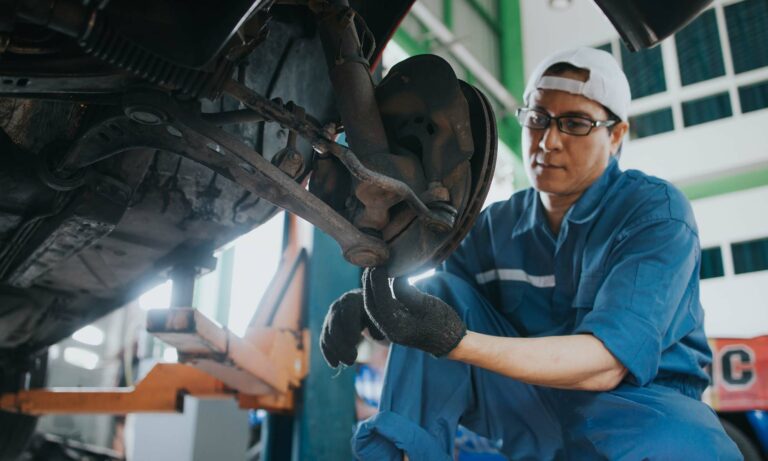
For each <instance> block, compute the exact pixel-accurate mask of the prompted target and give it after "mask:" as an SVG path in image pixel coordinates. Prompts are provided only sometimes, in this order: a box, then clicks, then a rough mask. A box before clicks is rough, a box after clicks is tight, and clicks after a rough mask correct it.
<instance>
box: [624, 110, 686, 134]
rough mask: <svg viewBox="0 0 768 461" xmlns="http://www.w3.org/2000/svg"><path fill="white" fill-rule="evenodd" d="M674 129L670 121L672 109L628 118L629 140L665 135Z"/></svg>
mask: <svg viewBox="0 0 768 461" xmlns="http://www.w3.org/2000/svg"><path fill="white" fill-rule="evenodd" d="M674 129H675V124H674V122H673V121H672V108H671V107H667V108H665V109H659V110H655V111H653V112H647V113H645V114H638V115H635V116H634V117H630V118H629V137H630V139H639V138H645V137H646V136H653V135H655V134H660V133H666V132H667V131H672V130H674Z"/></svg>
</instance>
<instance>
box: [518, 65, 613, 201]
mask: <svg viewBox="0 0 768 461" xmlns="http://www.w3.org/2000/svg"><path fill="white" fill-rule="evenodd" d="M560 76H561V77H565V78H575V79H579V80H583V78H579V77H580V76H579V75H578V74H575V75H574V74H571V73H565V74H563V75H560ZM528 107H530V108H534V109H538V110H541V111H543V112H546V113H547V114H549V115H551V116H560V115H580V116H584V117H588V118H590V119H592V120H608V112H607V111H606V110H605V108H604V107H603V106H602V105H600V104H598V103H597V102H595V101H592V100H591V99H588V98H586V97H584V96H581V95H575V94H570V93H566V92H564V91H558V90H537V91H536V92H534V93H532V94H531V96H530V98H529V100H528ZM625 126H626V124H625V123H621V124H618V125H616V126H615V128H614V129H613V133H611V132H609V131H608V129H607V128H606V127H595V128H592V132H591V133H590V134H589V135H587V136H574V135H569V134H566V133H561V132H560V131H559V130H558V128H557V124H556V123H555V122H554V121H552V123H551V124H550V126H549V128H547V129H544V130H535V129H531V128H525V127H524V128H523V151H524V153H525V155H524V162H525V169H526V173H527V174H528V178H529V179H530V181H531V184H532V185H533V187H534V188H536V190H538V191H540V192H544V193H547V194H551V195H556V196H572V195H577V196H578V195H581V193H583V192H584V190H586V189H587V188H588V187H589V186H590V185H591V184H592V183H593V182H595V181H596V180H597V179H598V178H599V177H600V175H601V174H602V173H603V171H604V170H605V168H606V166H607V165H608V159H609V158H610V155H611V153H612V152H616V150H617V149H618V147H619V145H620V143H621V138H622V136H623V135H624V132H625V131H626V128H625Z"/></svg>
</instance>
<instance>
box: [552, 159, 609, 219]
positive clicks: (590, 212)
mask: <svg viewBox="0 0 768 461" xmlns="http://www.w3.org/2000/svg"><path fill="white" fill-rule="evenodd" d="M619 175H621V170H620V169H619V162H618V161H617V160H616V158H615V157H613V156H611V158H610V160H609V161H608V166H606V167H605V171H603V174H602V175H600V177H599V178H598V179H597V181H595V182H594V183H592V185H591V186H589V188H587V190H586V191H584V193H583V194H582V195H581V197H579V199H578V200H577V201H576V203H575V204H574V205H573V206H572V207H571V209H570V210H568V213H566V215H565V219H567V220H568V221H570V222H572V223H576V224H582V223H585V222H587V221H589V220H590V219H592V218H593V217H594V216H595V215H596V214H597V212H598V211H599V210H600V209H601V208H602V207H601V206H600V205H601V204H602V202H603V199H605V198H606V196H607V192H608V190H609V189H610V188H611V186H612V185H613V184H614V183H615V182H616V179H617V178H618V177H619Z"/></svg>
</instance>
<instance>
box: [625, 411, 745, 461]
mask: <svg viewBox="0 0 768 461" xmlns="http://www.w3.org/2000/svg"><path fill="white" fill-rule="evenodd" d="M626 459H648V460H651V461H653V460H679V459H697V460H738V459H741V456H740V455H739V452H738V449H737V448H736V446H735V444H734V443H733V442H732V441H731V439H730V438H729V437H728V436H727V435H726V434H725V431H723V430H722V428H720V427H715V426H711V425H708V424H702V423H699V422H692V421H686V420H679V419H676V418H664V419H660V420H659V421H657V422H656V424H653V425H652V426H650V427H647V428H645V429H644V430H643V431H642V434H638V439H637V450H635V452H634V454H633V455H630V456H629V457H626Z"/></svg>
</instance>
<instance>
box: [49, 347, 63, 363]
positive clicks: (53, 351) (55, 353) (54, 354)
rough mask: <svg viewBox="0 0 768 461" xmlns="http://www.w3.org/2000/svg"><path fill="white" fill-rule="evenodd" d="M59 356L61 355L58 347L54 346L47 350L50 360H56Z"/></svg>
mask: <svg viewBox="0 0 768 461" xmlns="http://www.w3.org/2000/svg"><path fill="white" fill-rule="evenodd" d="M59 355H61V347H59V346H58V345H57V344H54V345H53V346H51V347H49V348H48V358H49V359H50V360H56V359H58V358H59Z"/></svg>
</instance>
